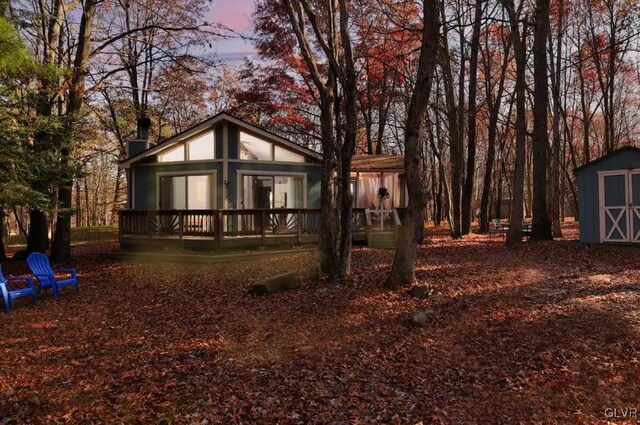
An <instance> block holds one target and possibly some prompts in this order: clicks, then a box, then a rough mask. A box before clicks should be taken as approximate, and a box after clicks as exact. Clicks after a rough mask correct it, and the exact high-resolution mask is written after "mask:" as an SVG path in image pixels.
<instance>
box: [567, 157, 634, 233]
mask: <svg viewBox="0 0 640 425" xmlns="http://www.w3.org/2000/svg"><path fill="white" fill-rule="evenodd" d="M574 173H575V175H576V178H577V179H578V212H579V214H580V242H582V243H632V244H636V243H640V149H638V148H635V147H630V146H628V147H623V148H620V149H618V150H616V151H613V152H611V153H609V154H608V155H605V156H602V157H600V158H598V159H596V160H594V161H591V162H589V163H587V164H584V165H582V166H580V167H578V168H576V169H575V170H574Z"/></svg>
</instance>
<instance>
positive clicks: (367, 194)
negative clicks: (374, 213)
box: [357, 173, 381, 209]
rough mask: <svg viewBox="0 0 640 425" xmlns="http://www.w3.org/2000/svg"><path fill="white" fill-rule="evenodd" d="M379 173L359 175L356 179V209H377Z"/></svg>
mask: <svg viewBox="0 0 640 425" xmlns="http://www.w3.org/2000/svg"><path fill="white" fill-rule="evenodd" d="M380 182H381V180H380V174H379V173H360V175H359V177H358V203H357V206H358V208H369V209H378V189H380Z"/></svg>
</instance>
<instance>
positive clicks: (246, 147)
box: [240, 132, 273, 161]
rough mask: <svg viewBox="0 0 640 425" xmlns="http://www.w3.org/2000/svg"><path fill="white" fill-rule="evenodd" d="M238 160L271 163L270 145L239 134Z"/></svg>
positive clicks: (255, 138)
mask: <svg viewBox="0 0 640 425" xmlns="http://www.w3.org/2000/svg"><path fill="white" fill-rule="evenodd" d="M240 159H248V160H253V161H271V160H272V159H273V158H272V156H271V143H269V142H267V141H265V140H262V139H258V138H257V137H255V136H252V135H250V134H247V133H244V132H240Z"/></svg>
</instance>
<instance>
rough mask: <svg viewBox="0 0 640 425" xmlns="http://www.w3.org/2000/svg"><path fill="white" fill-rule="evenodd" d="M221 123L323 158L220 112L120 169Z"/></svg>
mask: <svg viewBox="0 0 640 425" xmlns="http://www.w3.org/2000/svg"><path fill="white" fill-rule="evenodd" d="M221 121H227V122H230V123H232V124H235V125H237V126H238V127H241V128H245V129H247V130H249V131H251V132H253V133H256V134H258V135H260V136H263V137H265V138H267V139H269V140H271V141H274V142H276V143H279V144H281V145H284V146H287V147H289V148H291V149H293V150H295V151H297V152H300V153H302V154H303V155H306V156H308V157H311V158H314V159H317V160H319V159H320V158H321V155H320V154H319V153H318V152H316V151H313V150H311V149H308V148H305V147H304V146H300V145H299V144H297V143H295V142H292V141H291V140H288V139H285V138H283V137H280V136H278V135H277V134H275V133H272V132H271V131H269V130H266V129H264V128H262V127H260V126H257V125H255V124H251V123H249V122H247V121H245V120H243V119H240V118H237V117H234V116H233V115H231V114H229V113H227V112H220V113H218V114H216V115H214V116H212V117H211V118H208V119H206V120H204V121H202V122H201V123H199V124H196V125H194V126H193V127H190V128H188V129H186V130H184V131H182V132H180V133H178V134H176V135H174V136H172V137H170V138H168V139H167V140H164V141H162V142H160V143H158V144H157V145H154V146H152V147H150V148H149V149H146V150H144V151H142V152H140V153H138V154H137V155H134V156H132V157H131V158H128V159H126V160H124V161H121V162H120V167H123V168H128V167H130V166H131V164H133V163H135V162H138V161H140V160H142V159H144V158H147V157H149V156H151V155H155V154H156V153H158V152H161V151H163V150H165V149H168V148H170V147H171V146H174V145H176V144H178V143H180V142H182V141H184V140H185V139H187V138H189V137H190V136H193V135H194V134H197V133H199V132H201V131H202V130H205V129H207V128H209V127H211V126H213V125H215V124H217V123H218V122H221Z"/></svg>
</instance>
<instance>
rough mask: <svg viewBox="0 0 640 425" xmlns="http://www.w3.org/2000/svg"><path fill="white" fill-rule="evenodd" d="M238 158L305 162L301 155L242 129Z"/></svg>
mask: <svg viewBox="0 0 640 425" xmlns="http://www.w3.org/2000/svg"><path fill="white" fill-rule="evenodd" d="M240 159H243V160H245V161H278V162H305V160H304V156H303V155H300V154H299V153H296V152H293V151H291V150H289V149H286V148H283V147H282V146H278V145H275V144H273V143H271V142H268V141H266V140H263V139H260V138H259V137H256V136H253V135H251V134H249V133H245V132H243V131H241V132H240Z"/></svg>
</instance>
